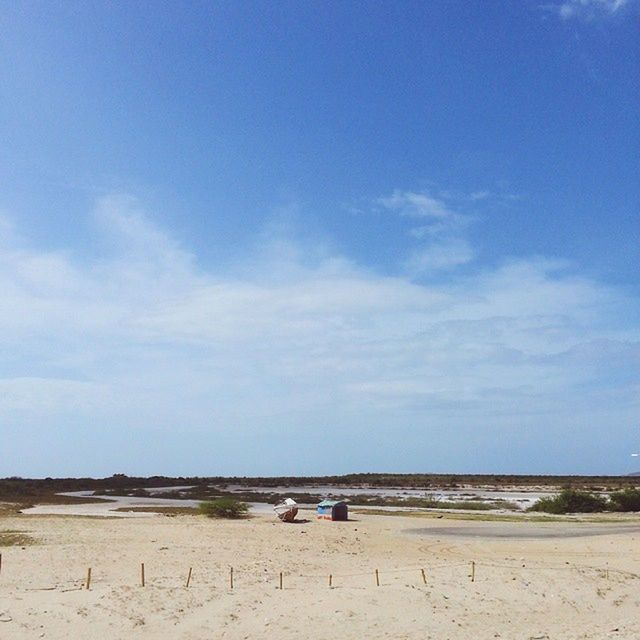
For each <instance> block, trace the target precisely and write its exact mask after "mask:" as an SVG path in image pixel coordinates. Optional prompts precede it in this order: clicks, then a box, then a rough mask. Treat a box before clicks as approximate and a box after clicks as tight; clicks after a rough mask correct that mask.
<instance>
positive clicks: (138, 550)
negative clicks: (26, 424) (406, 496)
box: [0, 511, 640, 640]
mask: <svg viewBox="0 0 640 640" xmlns="http://www.w3.org/2000/svg"><path fill="white" fill-rule="evenodd" d="M300 517H302V518H306V519H308V522H303V523H299V524H293V525H285V524H281V523H279V522H277V521H275V520H274V519H273V517H271V516H266V515H257V516H253V517H252V518H250V519H247V520H241V521H218V520H208V519H205V518H203V517H200V516H175V517H169V516H155V517H144V518H128V519H115V518H88V517H69V516H42V515H33V516H11V517H4V518H1V519H0V530H2V531H5V532H6V531H9V530H13V531H20V532H23V533H24V534H26V535H28V536H30V537H31V538H32V539H33V543H32V544H25V546H24V547H21V546H11V547H3V548H0V551H1V552H2V568H1V571H0V638H2V640H18V639H19V640H30V639H31V638H52V639H58V638H59V639H62V638H83V639H84V638H87V639H91V638H100V639H104V638H109V639H118V638H123V639H124V638H159V639H160V638H162V639H164V638H172V639H175V638H181V639H193V640H196V639H197V640H199V639H205V638H207V639H210V638H216V639H217V638H230V639H244V638H246V639H249V638H251V639H254V638H309V639H311V638H314V639H316V638H332V637H335V636H338V635H339V636H342V637H345V638H353V639H356V638H365V637H368V638H394V639H398V638H407V639H409V638H410V639H414V638H415V639H416V640H417V639H421V640H423V639H425V638H433V639H434V640H435V639H437V640H445V639H447V638H449V639H454V638H455V639H468V638H474V639H479V640H482V639H485V638H486V639H495V638H504V639H520V638H522V639H525V640H529V639H545V638H549V639H556V638H557V639H560V638H562V639H578V638H583V639H594V640H596V639H598V640H599V639H602V638H625V639H629V640H631V639H637V638H638V637H639V634H640V630H639V628H638V622H637V621H638V620H639V619H640V595H639V594H640V577H639V576H638V575H637V574H640V553H639V552H638V548H639V546H638V542H639V541H640V533H638V528H637V527H634V526H629V523H628V522H627V523H621V524H620V525H618V524H616V523H615V522H613V523H606V524H604V523H599V524H591V523H573V524H571V525H566V524H565V523H545V524H540V523H511V522H508V523H502V522H477V521H458V520H448V519H444V520H443V519H432V518H417V517H404V516H381V515H370V514H360V513H354V514H353V520H351V521H349V522H324V521H317V520H315V519H314V514H313V513H312V512H311V511H309V512H301V513H300ZM541 528H542V529H543V530H544V535H540V530H541ZM527 533H528V535H525V534H527ZM592 533H593V534H594V535H591V534H592ZM523 536H524V537H523ZM472 561H473V562H475V567H474V568H473V569H472V565H471V562H472ZM141 563H144V565H145V586H144V587H142V586H141V576H140V569H141V567H140V565H141ZM89 567H91V569H92V579H91V588H90V589H89V590H86V589H84V588H83V586H84V581H85V579H86V572H87V568H89ZM190 567H191V568H192V577H191V582H190V585H189V588H186V580H187V575H188V571H189V568H190ZM230 567H233V569H234V585H233V589H231V587H230V582H229V577H230V575H229V574H230ZM376 569H378V577H379V582H380V586H377V584H376V576H375V570H376ZM421 569H424V570H425V576H426V584H425V582H424V581H423V577H422V572H421ZM472 571H475V576H474V581H472V580H471V577H470V576H471V573H472ZM280 572H282V573H283V578H282V579H283V589H282V590H281V589H280V588H279V581H280V576H279V574H280ZM330 574H331V575H332V578H331V582H332V586H331V587H330V586H329V575H330Z"/></svg>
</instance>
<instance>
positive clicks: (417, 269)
mask: <svg viewBox="0 0 640 640" xmlns="http://www.w3.org/2000/svg"><path fill="white" fill-rule="evenodd" d="M473 257H474V252H473V249H472V248H471V246H470V245H469V243H468V242H467V241H466V240H464V239H461V238H456V239H453V240H447V241H445V242H439V243H434V244H431V245H428V246H427V247H424V248H422V249H420V250H418V251H414V252H413V253H412V254H411V256H410V257H409V259H408V260H407V262H406V265H405V266H406V267H407V269H408V270H409V272H410V273H414V274H421V273H429V272H433V271H442V270H449V269H453V268H454V267H458V266H460V265H463V264H467V263H468V262H471V260H473Z"/></svg>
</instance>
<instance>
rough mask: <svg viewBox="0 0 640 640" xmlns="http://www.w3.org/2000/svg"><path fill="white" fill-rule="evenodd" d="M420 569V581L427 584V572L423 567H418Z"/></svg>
mask: <svg viewBox="0 0 640 640" xmlns="http://www.w3.org/2000/svg"><path fill="white" fill-rule="evenodd" d="M420 571H421V572H422V582H424V583H425V584H427V574H426V573H425V572H424V569H420Z"/></svg>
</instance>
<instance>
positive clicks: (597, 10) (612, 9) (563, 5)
mask: <svg viewBox="0 0 640 640" xmlns="http://www.w3.org/2000/svg"><path fill="white" fill-rule="evenodd" d="M628 4H629V0H565V1H564V2H560V3H557V4H547V5H544V8H545V9H546V10H548V11H553V12H554V13H556V14H557V15H558V16H560V18H562V19H563V20H570V19H574V18H580V19H586V20H593V19H595V18H597V17H599V16H611V15H614V14H616V13H618V12H619V11H620V10H621V9H623V8H624V7H625V6H627V5H628Z"/></svg>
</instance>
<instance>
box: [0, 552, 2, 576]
mask: <svg viewBox="0 0 640 640" xmlns="http://www.w3.org/2000/svg"><path fill="white" fill-rule="evenodd" d="M0 573H2V554H1V553H0Z"/></svg>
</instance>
